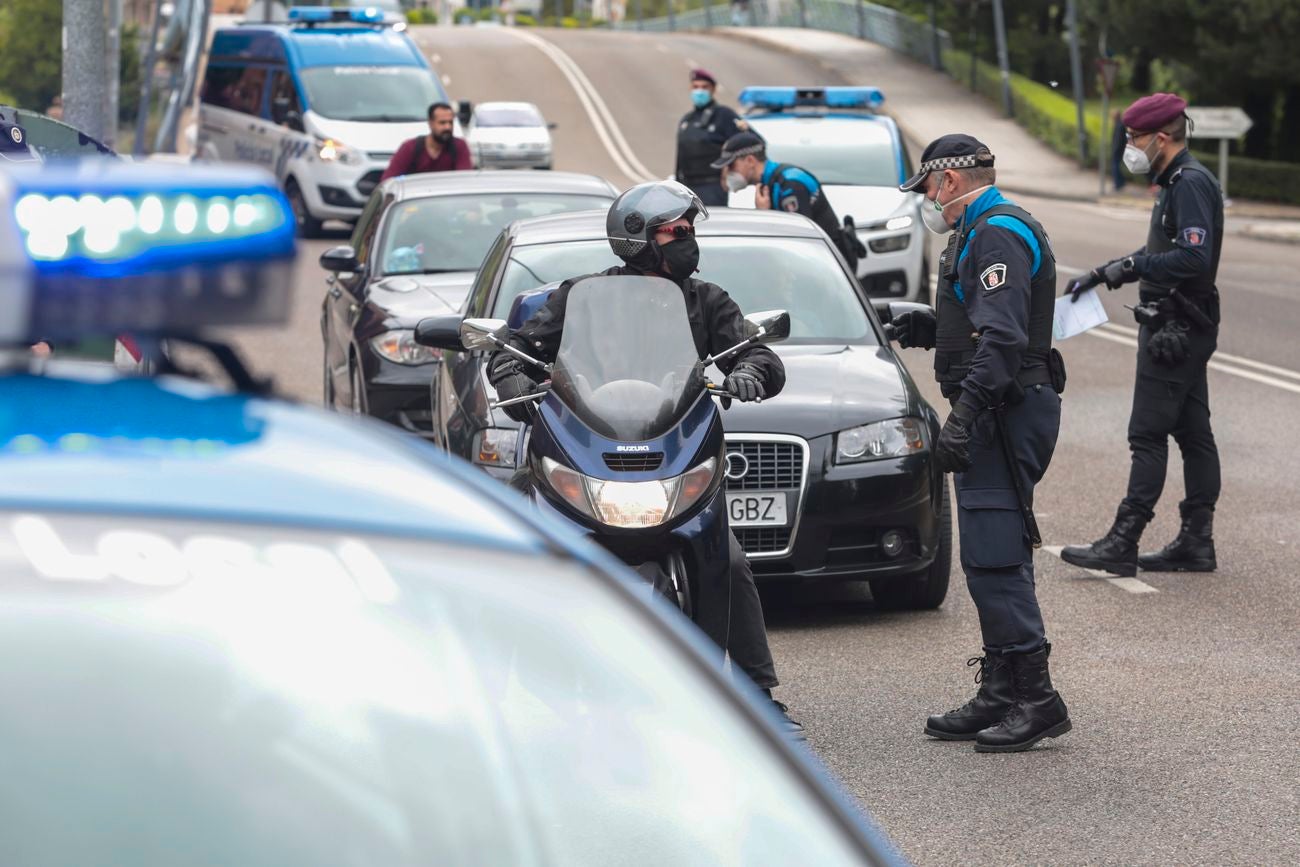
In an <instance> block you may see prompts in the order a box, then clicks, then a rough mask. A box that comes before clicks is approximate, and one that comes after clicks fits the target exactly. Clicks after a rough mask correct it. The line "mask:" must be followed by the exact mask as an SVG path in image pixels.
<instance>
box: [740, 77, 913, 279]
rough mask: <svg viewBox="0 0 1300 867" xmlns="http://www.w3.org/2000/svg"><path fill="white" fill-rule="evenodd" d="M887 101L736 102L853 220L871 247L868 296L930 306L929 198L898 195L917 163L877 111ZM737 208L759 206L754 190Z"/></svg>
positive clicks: (812, 91)
mask: <svg viewBox="0 0 1300 867" xmlns="http://www.w3.org/2000/svg"><path fill="white" fill-rule="evenodd" d="M884 100H885V97H884V94H882V93H881V92H880V91H879V90H878V89H876V88H874V87H747V88H745V89H744V90H742V91H741V92H740V97H739V98H738V100H737V101H738V102H739V103H740V105H741V106H742V107H743V108H744V110H745V120H746V121H747V122H748V123H749V126H750V128H751V129H753V130H754V131H755V132H757V133H758V134H759V135H761V136H762V137H763V138H764V139H765V140H766V141H767V156H768V159H770V160H773V161H775V162H778V163H790V164H792V165H796V166H799V167H800V168H803V169H807V170H808V171H809V172H812V174H813V175H814V176H815V177H816V178H817V180H819V181H820V182H821V184H822V185H823V187H824V188H825V190H826V196H827V198H828V200H829V201H830V203H831V207H833V208H834V209H835V213H836V214H837V215H838V216H839V217H840V219H843V218H844V217H852V218H853V221H854V222H855V223H856V224H857V229H858V238H859V239H860V240H861V241H862V243H863V244H864V245H865V246H866V248H867V255H866V256H865V257H863V258H862V260H861V261H860V262H859V263H858V279H859V280H860V281H861V282H862V287H863V288H864V289H866V291H867V294H868V295H870V296H872V297H873V298H887V299H890V300H912V301H923V302H928V301H929V300H930V263H929V259H928V256H927V252H928V249H927V248H928V245H927V244H926V236H925V226H924V224H923V223H922V222H921V211H920V207H921V201H922V197H921V196H919V195H917V194H915V193H903V192H899V190H898V185H899V184H901V183H902V182H903V181H905V180H906V179H907V178H909V177H910V176H911V174H912V160H911V157H910V156H909V155H908V152H907V145H906V144H905V143H904V142H903V136H902V134H901V133H900V132H899V131H898V125H897V124H895V123H894V120H893V118H890V117H886V116H885V115H882V114H877V113H876V110H877V109H878V108H879V107H880V105H881V104H882V103H883V102H884ZM730 204H731V206H732V207H733V208H737V207H739V208H752V207H753V206H754V188H753V187H748V188H746V189H744V190H742V191H741V192H739V193H733V194H732V195H731V200H730Z"/></svg>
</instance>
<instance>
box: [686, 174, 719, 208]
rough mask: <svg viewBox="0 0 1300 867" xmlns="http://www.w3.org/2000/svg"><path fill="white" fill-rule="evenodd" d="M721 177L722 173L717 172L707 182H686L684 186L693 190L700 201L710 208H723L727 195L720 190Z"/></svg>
mask: <svg viewBox="0 0 1300 867" xmlns="http://www.w3.org/2000/svg"><path fill="white" fill-rule="evenodd" d="M721 176H722V172H718V174H717V175H714V176H713V177H712V178H709V179H707V180H704V179H700V180H694V181H687V182H686V186H688V187H690V188H691V189H692V190H694V191H695V195H697V196H699V197H700V201H701V202H703V203H704V204H706V205H708V206H709V207H710V208H725V207H726V206H727V199H728V195H727V191H726V190H724V189H723V188H722V184H721V182H720V178H721Z"/></svg>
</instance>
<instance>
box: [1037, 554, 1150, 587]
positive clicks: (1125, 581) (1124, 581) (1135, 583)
mask: <svg viewBox="0 0 1300 867" xmlns="http://www.w3.org/2000/svg"><path fill="white" fill-rule="evenodd" d="M1062 548H1064V546H1063V545H1044V546H1043V550H1044V551H1046V552H1047V553H1049V554H1051V555H1052V556H1053V557H1057V558H1059V557H1060V556H1061V550H1062ZM1061 562H1062V563H1065V561H1064V560H1062V561H1061ZM1066 565H1067V566H1069V565H1072V564H1069V563H1066ZM1074 568H1076V569H1079V571H1081V572H1085V573H1087V574H1088V575H1091V576H1092V577H1094V578H1104V579H1105V580H1106V581H1108V582H1110V583H1111V584H1114V585H1115V586H1116V587H1118V588H1119V589H1121V590H1127V591H1128V592H1129V593H1159V592H1160V591H1159V590H1157V589H1156V588H1154V587H1152V586H1151V585H1150V584H1147V583H1146V582H1144V581H1139V580H1138V579H1136V578H1121V577H1119V576H1118V575H1112V574H1110V573H1109V572H1103V571H1102V570H1100V569H1082V568H1080V567H1077V566H1075V567H1074Z"/></svg>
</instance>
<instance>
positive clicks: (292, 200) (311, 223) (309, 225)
mask: <svg viewBox="0 0 1300 867" xmlns="http://www.w3.org/2000/svg"><path fill="white" fill-rule="evenodd" d="M284 195H285V197H286V198H288V200H289V207H290V208H291V209H292V210H293V219H294V222H295V223H297V224H298V236H299V237H301V238H319V237H320V234H321V221H320V220H318V219H316V218H315V217H313V216H312V215H311V211H309V210H307V200H306V199H305V198H304V197H303V194H302V188H300V187H299V186H298V182H297V181H295V180H294V179H293V178H290V179H289V180H288V181H287V182H286V183H285V185H284Z"/></svg>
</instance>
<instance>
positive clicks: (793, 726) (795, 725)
mask: <svg viewBox="0 0 1300 867" xmlns="http://www.w3.org/2000/svg"><path fill="white" fill-rule="evenodd" d="M763 692H764V693H765V694H766V695H767V697H768V698H771V699H772V704H774V705H776V709H777V710H778V711H779V712H780V713H781V716H782V717H784V718H785V734H786V735H787V736H788V737H789V738H790V739H791V740H796V741H806V740H808V736H807V735H806V734H804V730H803V724H802V723H800V722H799V721H798V720H796V719H795V718H794V717H792V716H790V708H789V706H787V705H786V703H785V702H783V701H777V700H776V699H775V698H772V690H770V689H765V690H763Z"/></svg>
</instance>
